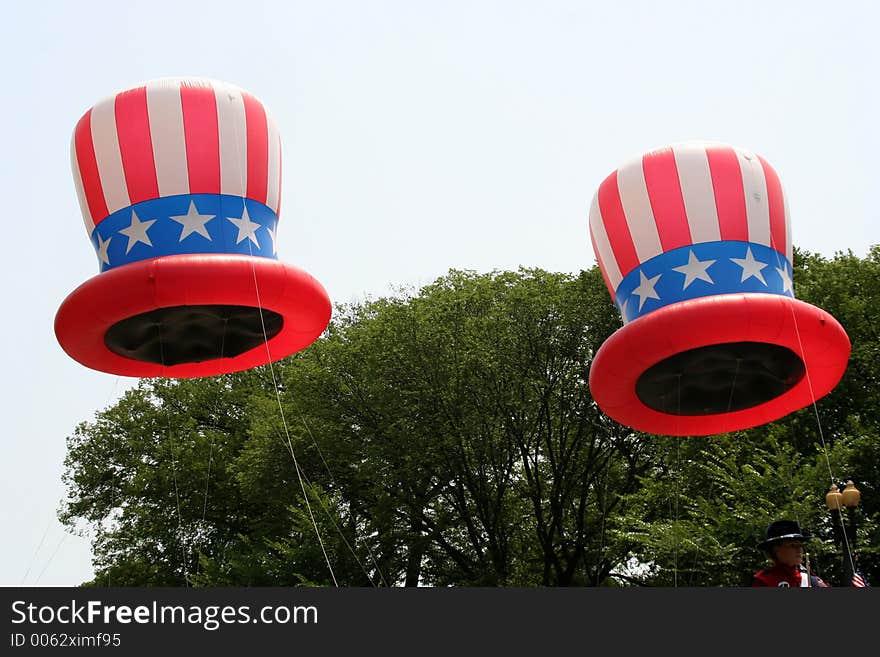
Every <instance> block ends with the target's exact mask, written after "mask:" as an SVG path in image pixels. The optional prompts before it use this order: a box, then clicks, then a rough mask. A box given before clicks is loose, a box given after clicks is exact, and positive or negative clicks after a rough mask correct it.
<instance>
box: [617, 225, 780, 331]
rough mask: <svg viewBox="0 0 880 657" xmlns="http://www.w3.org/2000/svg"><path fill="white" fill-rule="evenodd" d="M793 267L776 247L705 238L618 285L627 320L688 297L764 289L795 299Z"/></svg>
mask: <svg viewBox="0 0 880 657" xmlns="http://www.w3.org/2000/svg"><path fill="white" fill-rule="evenodd" d="M791 275H792V267H791V263H790V262H789V261H788V259H787V258H786V257H785V256H783V255H782V254H781V253H779V252H778V251H776V250H775V249H771V248H770V247H768V246H764V245H763V244H753V243H751V242H732V241H724V242H703V243H700V244H692V245H690V246H684V247H681V248H678V249H675V250H673V251H668V252H666V253H661V254H660V255H658V256H655V257H654V258H651V259H650V260H648V261H647V262H645V263H642V264H641V265H640V266H638V267H636V268H635V269H633V270H632V271H631V272H629V273H628V274H627V275H626V277H625V278H624V279H623V280H622V281H621V282H620V285H618V286H617V294H616V295H615V303H616V304H617V308H618V310H620V315H621V317H622V318H623V323H624V324H626V323H627V322H631V321H632V320H634V319H636V318H638V317H641V316H642V315H647V314H648V313H650V312H651V311H653V310H657V309H658V308H662V307H663V306H668V305H670V304H673V303H677V302H679V301H685V300H686V299H696V298H699V297H706V296H712V295H716V294H737V293H742V292H764V293H769V294H781V295H784V296H787V297H792V298H794V292H793V291H792V283H791Z"/></svg>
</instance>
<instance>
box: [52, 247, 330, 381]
mask: <svg viewBox="0 0 880 657" xmlns="http://www.w3.org/2000/svg"><path fill="white" fill-rule="evenodd" d="M212 304H226V305H233V306H246V307H253V308H262V309H264V310H271V311H273V312H275V313H278V314H279V315H281V317H282V318H283V325H282V327H281V330H280V331H279V332H278V333H277V334H276V335H274V337H272V338H270V339H269V340H268V342H263V343H261V344H260V345H259V346H258V347H255V348H252V349H250V350H248V351H245V352H244V353H241V354H239V355H237V356H234V357H229V358H220V359H212V360H205V361H201V362H194V363H181V364H178V365H170V366H164V365H162V364H157V363H152V362H145V361H140V360H135V359H131V358H125V357H124V356H120V355H119V354H117V353H114V352H113V351H111V350H110V349H108V347H107V345H106V344H105V334H106V333H107V330H108V329H109V328H110V327H112V326H113V325H115V324H116V323H117V322H120V321H121V320H124V319H126V318H129V317H133V316H136V315H140V314H142V313H147V312H150V311H154V310H158V309H162V308H170V307H175V306H199V305H212ZM330 314H331V304H330V299H329V297H328V295H327V292H326V290H325V289H324V287H323V286H322V285H321V284H320V283H319V282H318V281H317V280H316V279H315V278H313V277H312V276H310V275H309V274H307V273H306V272H304V271H302V270H301V269H298V268H296V267H293V266H291V265H288V264H285V263H283V262H279V261H278V260H273V259H269V258H261V257H253V256H241V255H217V254H199V255H173V256H165V257H161V258H155V259H152V260H142V261H139V262H135V263H131V264H128V265H123V266H121V267H118V268H116V269H111V270H109V271H106V272H103V273H101V274H98V275H97V276H94V277H93V278H91V279H89V280H88V281H86V282H85V283H83V284H82V285H80V286H79V287H78V288H77V289H76V290H74V291H73V292H72V293H71V294H70V295H69V296H68V297H67V298H66V299H65V300H64V302H63V303H62V304H61V307H60V308H59V310H58V313H57V315H56V317H55V335H56V336H57V338H58V342H59V343H60V344H61V347H62V348H63V349H64V351H65V352H67V354H68V355H69V356H70V357H71V358H73V359H74V360H76V361H78V362H80V363H82V364H83V365H85V366H86V367H90V368H92V369H95V370H99V371H102V372H109V373H111V374H118V375H122V376H132V377H157V376H164V377H170V378H194V377H200V376H212V375H216V374H226V373H229V372H237V371H240V370H245V369H249V368H251V367H256V366H258V365H266V364H268V363H269V362H271V361H276V360H279V359H280V358H284V357H285V356H289V355H290V354H292V353H295V352H297V351H299V350H301V349H303V348H305V347H307V346H308V345H310V344H311V343H312V342H314V341H315V340H316V339H317V338H318V336H319V335H320V334H321V333H322V331H324V329H325V328H326V327H327V324H328V323H329V321H330Z"/></svg>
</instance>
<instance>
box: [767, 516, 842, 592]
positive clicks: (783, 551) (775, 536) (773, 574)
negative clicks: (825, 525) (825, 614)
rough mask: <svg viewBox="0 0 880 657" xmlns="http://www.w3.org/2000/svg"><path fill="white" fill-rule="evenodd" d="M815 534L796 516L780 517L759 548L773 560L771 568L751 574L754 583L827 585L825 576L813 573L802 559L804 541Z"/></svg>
mask: <svg viewBox="0 0 880 657" xmlns="http://www.w3.org/2000/svg"><path fill="white" fill-rule="evenodd" d="M810 538H812V536H811V535H810V534H809V533H808V532H805V531H804V530H803V529H801V527H800V525H799V524H798V523H796V522H795V521H794V520H777V521H776V522H772V523H770V525H769V526H768V527H767V536H766V538H765V539H764V541H763V542H761V543H759V544H758V548H759V549H761V550H764V552H766V553H767V556H768V557H769V558H770V560H771V561H772V562H773V565H772V566H771V567H770V568H765V569H764V570H761V571H758V572H757V573H755V574H754V575H753V576H752V586H775V587H779V588H790V587H817V588H828V584H826V583H825V582H824V581H823V580H822V579H820V578H819V577H817V576H815V575H811V574H810V573H809V572H808V571H807V569H806V568H804V567H803V565H802V563H803V560H804V541H806V540H808V539H810Z"/></svg>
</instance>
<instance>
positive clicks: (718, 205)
mask: <svg viewBox="0 0 880 657" xmlns="http://www.w3.org/2000/svg"><path fill="white" fill-rule="evenodd" d="M590 237H591V239H592V242H593V249H594V251H595V253H596V258H597V260H598V262H599V267H600V269H601V271H602V276H603V277H604V279H605V283H606V285H607V286H608V291H609V293H610V294H611V298H612V299H613V300H614V303H615V304H616V305H617V308H618V310H619V311H620V314H621V317H622V319H623V323H624V326H623V327H622V328H621V329H619V330H618V331H617V332H616V333H614V334H613V335H612V336H611V337H610V338H609V339H608V340H607V341H606V342H605V343H604V344H603V345H602V347H601V348H600V349H599V351H598V352H597V353H596V355H595V358H594V359H593V363H592V367H591V370H590V390H591V392H592V395H593V398H594V399H595V400H596V402H597V403H598V404H599V407H600V408H601V409H602V410H603V411H604V412H605V413H606V414H607V415H609V416H610V417H612V418H614V419H615V420H617V421H618V422H620V423H622V424H625V425H627V426H629V427H632V428H634V429H637V430H640V431H645V432H649V433H655V434H668V435H709V434H715V433H723V432H727V431H734V430H738V429H745V428H749V427H754V426H757V425H760V424H764V423H765V422H770V421H772V420H775V419H778V418H780V417H782V416H784V415H786V414H788V413H791V412H793V411H795V410H797V409H800V408H803V407H804V406H807V405H808V404H810V403H811V402H812V401H813V400H815V399H818V398H819V397H822V396H823V395H825V394H827V393H828V392H829V391H830V390H831V389H832V388H833V387H834V386H835V385H836V384H837V382H838V381H839V380H840V378H841V376H842V375H843V372H844V370H845V369H846V363H847V359H848V358H849V353H850V343H849V338H848V337H847V335H846V332H845V331H844V330H843V328H842V327H841V325H840V324H839V323H838V322H837V321H836V320H835V319H834V318H833V317H831V316H830V315H829V314H828V313H826V312H824V311H823V310H821V309H819V308H816V307H814V306H812V305H810V304H807V303H804V302H803V301H798V300H797V299H795V298H794V292H793V288H792V241H791V227H790V223H789V216H788V207H787V204H786V200H785V195H784V194H783V191H782V185H781V184H780V182H779V178H778V176H777V175H776V172H775V171H774V170H773V168H772V167H771V166H770V165H769V164H768V163H767V162H766V161H765V160H764V159H762V158H761V157H759V156H758V155H756V154H754V153H751V152H749V151H746V150H743V149H740V148H734V147H731V146H726V145H723V144H705V143H687V144H682V145H676V146H672V147H669V148H663V149H660V150H656V151H652V152H650V153H648V154H646V155H644V156H642V157H640V158H637V159H635V160H633V161H631V162H629V163H627V164H625V165H624V166H622V167H620V168H619V169H617V170H616V171H614V172H613V173H612V174H611V175H610V176H608V177H607V178H606V179H605V180H604V182H602V184H601V185H600V186H599V190H598V192H597V193H596V195H595V197H594V198H593V203H592V206H591V208H590Z"/></svg>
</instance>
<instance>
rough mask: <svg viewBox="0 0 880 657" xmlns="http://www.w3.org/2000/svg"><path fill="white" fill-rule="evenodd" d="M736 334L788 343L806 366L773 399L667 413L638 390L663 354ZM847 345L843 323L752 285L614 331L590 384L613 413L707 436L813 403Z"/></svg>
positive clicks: (732, 339) (631, 421)
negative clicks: (722, 410) (712, 411)
mask: <svg viewBox="0 0 880 657" xmlns="http://www.w3.org/2000/svg"><path fill="white" fill-rule="evenodd" d="M739 342H757V343H765V344H774V345H779V346H782V347H786V348H787V349H790V350H791V351H792V352H794V353H795V354H796V355H797V356H798V357H799V358H800V359H801V360H802V361H803V364H804V368H805V371H806V374H805V376H804V377H803V378H802V379H801V380H800V381H799V382H798V383H796V384H795V385H794V386H793V387H791V388H790V389H789V390H787V391H786V392H784V393H783V394H781V395H779V396H778V397H775V398H773V399H771V400H769V401H766V402H764V403H761V404H759V405H756V406H753V407H750V408H745V409H742V410H736V411H732V412H727V413H716V414H711V415H674V414H669V413H662V412H660V411H657V410H655V409H653V408H650V407H648V406H646V405H645V404H644V403H643V402H642V400H641V399H640V398H639V397H638V395H637V394H636V382H637V381H638V380H639V377H640V376H641V375H642V374H643V373H644V372H645V371H646V370H647V369H648V368H650V367H652V366H654V365H655V364H657V363H659V362H661V361H663V360H664V359H666V358H669V357H670V356H674V355H676V354H679V353H681V352H684V351H687V350H690V349H696V348H699V347H706V346H710V345H720V344H725V343H739ZM850 350H851V346H850V342H849V338H848V337H847V335H846V331H844V329H843V327H842V326H841V325H840V323H839V322H837V320H835V319H834V318H833V317H832V316H831V315H829V314H828V313H826V312H825V311H823V310H821V309H820V308H816V307H815V306H812V305H810V304H808V303H804V302H803V301H798V300H797V299H793V298H790V297H786V296H782V295H777V294H755V293H748V294H724V295H717V296H709V297H700V298H698V299H689V300H687V301H682V302H679V303H676V304H671V305H669V306H664V307H663V308H660V309H658V310H655V311H653V312H651V313H650V314H648V315H644V316H643V317H640V318H639V319H636V320H634V321H632V322H631V323H629V324H627V325H626V326H624V327H623V328H621V329H619V330H618V331H617V332H615V333H614V334H613V335H612V336H611V337H610V338H608V340H607V341H606V342H605V343H604V344H603V345H602V346H601V348H600V349H599V351H598V352H597V353H596V355H595V357H594V359H593V363H592V367H591V369H590V391H591V393H592V395H593V399H595V401H596V402H597V403H598V405H599V407H600V408H601V409H602V410H603V411H604V412H605V413H606V414H607V415H608V416H610V417H611V418H613V419H615V420H617V421H618V422H620V423H621V424H624V425H626V426H628V427H631V428H633V429H636V430H638V431H644V432H647V433H653V434H663V435H672V436H707V435H711V434H718V433H725V432H728V431H737V430H739V429H747V428H750V427H755V426H758V425H760V424H764V423H766V422H771V421H773V420H777V419H779V418H781V417H783V416H785V415H787V414H789V413H792V412H794V411H796V410H798V409H801V408H804V407H805V406H807V405H809V404H811V403H812V402H813V401H814V400H816V399H819V398H820V397H822V396H824V395H825V394H827V393H828V392H830V391H831V389H832V388H834V386H835V385H837V383H838V381H840V378H841V377H842V376H843V373H844V371H845V370H846V364H847V361H848V359H849V354H850Z"/></svg>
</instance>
